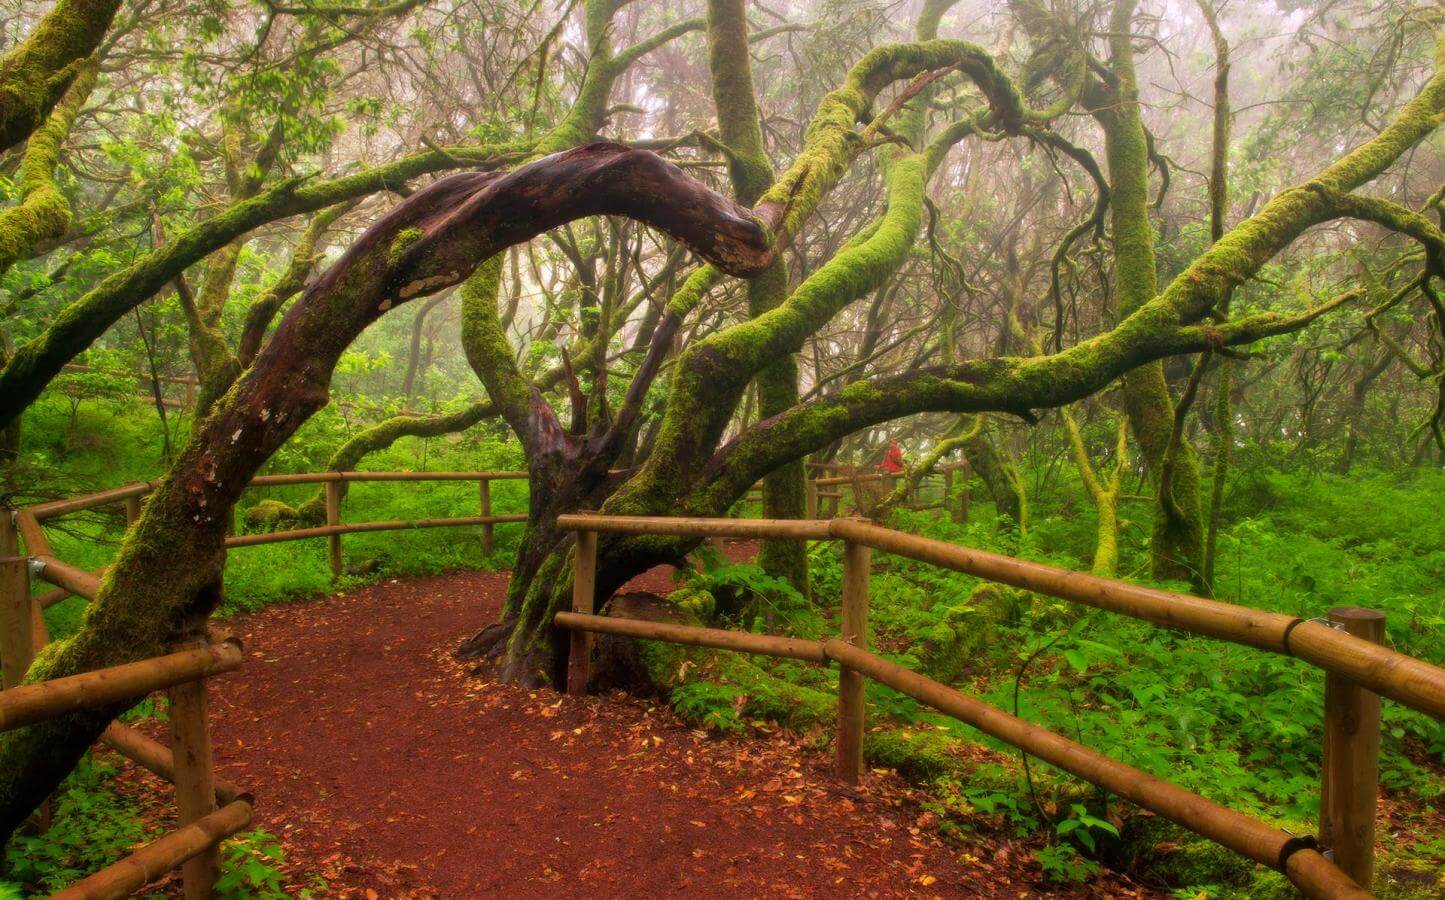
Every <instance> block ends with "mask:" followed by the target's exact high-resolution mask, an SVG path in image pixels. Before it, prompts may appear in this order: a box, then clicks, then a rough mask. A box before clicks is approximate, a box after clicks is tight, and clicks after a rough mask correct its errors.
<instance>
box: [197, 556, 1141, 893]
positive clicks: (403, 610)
mask: <svg viewBox="0 0 1445 900" xmlns="http://www.w3.org/2000/svg"><path fill="white" fill-rule="evenodd" d="M729 555H732V554H729ZM506 579H507V575H506V574H505V573H470V572H469V573H458V574H452V575H445V576H438V577H432V578H422V579H416V580H407V581H388V582H385V583H383V584H379V585H376V586H373V587H368V588H364V589H361V590H357V591H352V592H347V593H344V594H337V595H334V596H331V597H325V598H321V599H319V600H316V601H313V602H308V603H301V604H295V605H289V606H280V607H273V608H271V609H269V610H266V611H264V612H263V613H260V614H257V615H255V616H251V617H247V618H245V619H241V620H237V621H235V622H232V623H230V624H231V627H232V628H233V629H234V630H235V631H236V633H237V634H238V635H239V636H240V637H241V638H242V640H244V642H245V647H246V653H247V656H248V657H249V659H248V664H247V665H246V666H245V667H244V668H243V669H242V670H241V672H239V673H235V674H232V675H229V676H226V677H223V678H219V679H216V680H215V681H214V682H213V686H214V694H213V696H214V698H215V699H214V707H213V722H214V726H213V727H214V736H215V737H214V743H215V746H216V758H217V764H218V768H219V772H220V774H221V775H222V776H223V777H225V778H228V779H230V780H232V781H234V782H236V783H238V784H240V785H241V786H243V787H244V788H246V789H249V790H251V791H252V792H253V793H254V794H255V796H256V814H257V825H259V826H261V827H264V828H266V829H267V830H269V831H271V832H272V833H273V834H275V835H276V836H277V837H278V838H279V839H280V840H281V842H282V845H283V847H284V848H285V849H286V851H287V853H288V860H289V865H290V867H292V868H294V869H295V870H296V871H298V872H305V873H312V874H315V873H320V874H322V875H324V876H325V877H326V878H327V880H328V881H329V882H330V884H331V887H332V890H333V891H334V892H335V893H338V894H340V895H342V896H364V897H367V898H374V897H430V896H443V897H480V896H492V895H498V894H506V895H507V896H508V897H550V896H557V895H560V894H568V895H585V896H608V897H613V896H638V895H654V896H677V895H681V894H686V895H688V896H732V897H740V896H783V897H815V896H837V897H842V896H905V895H906V896H953V897H958V896H969V897H982V896H990V897H991V896H1020V895H1023V894H1029V893H1038V892H1039V891H1040V888H1039V887H1038V882H1039V876H1038V874H1037V870H1036V869H1033V868H1032V867H1031V866H1028V865H1026V864H1025V862H1024V860H1023V859H1022V856H1023V854H1022V853H1020V852H1019V851H1017V850H1016V849H1015V850H1013V852H1012V854H1011V853H1010V850H1009V848H1008V846H1007V845H1005V844H989V845H977V846H972V847H968V848H964V847H960V846H957V845H953V846H950V845H948V844H945V843H944V842H943V841H941V840H940V839H939V838H938V836H937V835H936V834H935V833H934V832H933V831H932V830H931V829H930V828H929V827H928V825H929V823H930V822H931V820H932V817H931V816H928V815H921V814H920V811H919V810H918V808H917V807H916V806H915V805H913V803H912V802H911V801H910V800H909V799H907V797H908V795H907V791H906V789H905V788H903V787H902V786H901V784H900V783H899V782H898V781H897V780H896V779H895V778H893V777H892V776H888V775H884V774H878V773H875V774H873V775H872V776H871V777H870V779H869V782H868V784H867V785H866V786H865V788H864V790H863V792H861V793H854V792H851V791H847V790H843V789H840V788H838V787H837V786H836V783H835V782H834V781H833V780H832V779H831V777H830V776H829V773H828V760H827V759H826V758H825V757H824V756H822V755H819V754H815V753H814V754H809V753H804V752H803V751H801V750H799V749H798V746H797V744H796V742H793V741H790V740H788V739H786V738H783V737H776V738H771V739H758V738H750V739H732V738H728V739H718V738H715V737H711V736H708V735H706V734H703V733H701V732H697V731H692V730H689V729H688V728H686V727H685V726H682V725H681V724H679V723H678V722H677V720H676V719H675V718H674V717H673V716H672V715H671V714H670V713H669V712H668V711H667V710H665V709H660V708H656V707H655V706H654V705H652V704H647V703H644V702H641V701H635V700H628V699H625V698H622V697H620V696H619V697H613V698H586V699H576V698H571V697H563V696H559V695H557V694H555V693H552V692H550V691H535V692H528V691H525V690H521V689H518V688H515V687H512V686H509V685H503V684H499V683H496V682H494V681H491V680H489V679H488V677H487V676H486V675H485V674H480V673H478V672H475V671H468V670H467V669H465V668H464V667H462V666H460V665H458V664H456V663H455V662H453V660H452V659H451V656H450V654H451V651H452V650H453V648H455V647H456V645H457V643H458V642H459V641H460V640H461V639H462V638H463V637H465V636H467V635H469V634H471V633H473V632H474V631H476V630H477V629H479V628H480V627H482V626H483V625H485V624H487V623H488V622H490V621H492V620H494V619H495V617H496V616H497V614H498V611H499V608H500V598H501V597H502V595H503V590H504V588H505V585H506ZM643 579H645V581H644V582H643V584H636V583H635V584H634V585H632V587H640V586H643V585H644V584H645V585H646V586H652V587H666V585H667V583H668V582H667V579H666V573H665V572H664V571H659V570H655V571H654V572H651V573H648V574H647V575H646V576H643ZM640 581H641V580H640ZM1130 893H1132V892H1130Z"/></svg>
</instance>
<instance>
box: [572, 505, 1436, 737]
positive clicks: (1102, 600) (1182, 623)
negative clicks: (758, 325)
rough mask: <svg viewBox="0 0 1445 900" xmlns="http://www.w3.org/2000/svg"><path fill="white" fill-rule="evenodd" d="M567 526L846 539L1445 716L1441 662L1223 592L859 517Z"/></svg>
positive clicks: (622, 519) (590, 521) (614, 519)
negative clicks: (1243, 652) (1294, 664)
mask: <svg viewBox="0 0 1445 900" xmlns="http://www.w3.org/2000/svg"><path fill="white" fill-rule="evenodd" d="M557 522H558V524H559V525H560V526H561V527H563V528H567V529H572V530H588V531H599V532H608V533H612V534H670V535H679V536H690V537H743V538H746V537H760V538H764V537H778V538H796V539H805V540H827V539H830V538H832V539H843V540H850V541H856V542H858V543H860V544H865V545H867V546H869V547H872V548H873V549H875V550H882V551H883V552H885V553H892V554H895V555H898V556H905V557H908V558H909V559H916V560H919V561H920V562H926V563H930V564H932V565H936V566H939V567H941V568H945V569H953V570H955V571H958V572H966V573H968V574H970V575H976V576H978V577H979V578H984V579H987V580H989V581H996V582H999V583H1001V584H1009V585H1013V586H1014V587H1019V588H1024V589H1025V590H1030V591H1035V592H1037V593H1040V594H1048V595H1049V596H1052V597H1058V598H1060V599H1062V600H1068V601H1070V602H1073V603H1080V604H1083V605H1085V606H1092V607H1094V608H1095V609H1103V610H1107V611H1109V612H1113V613H1118V614H1120V615H1125V616H1131V617H1133V618H1136V619H1143V620H1144V621H1146V622H1152V623H1154V624H1156V625H1162V626H1166V627H1170V628H1178V629H1180V630H1182V631H1187V632H1189V633H1191V634H1198V635H1202V636H1204V637H1211V638H1217V639H1219V640H1226V641H1231V642H1234V643H1237V644H1244V645H1245V646H1248V647H1254V648H1256V649H1260V650H1268V651H1271V652H1274V653H1282V654H1285V655H1287V656H1294V657H1297V658H1299V659H1302V660H1304V661H1305V662H1308V663H1311V664H1313V665H1315V666H1317V667H1319V668H1321V669H1323V670H1325V671H1326V672H1330V673H1332V674H1334V675H1339V676H1340V677H1343V678H1348V679H1350V680H1351V681H1354V682H1356V683H1358V684H1359V685H1361V686H1363V687H1366V688H1369V689H1370V690H1372V691H1374V692H1375V693H1377V694H1380V695H1382V696H1385V697H1389V698H1391V699H1392V700H1395V701H1396V702H1398V703H1401V704H1403V705H1405V706H1408V707H1410V708H1411V709H1417V710H1420V711H1421V712H1424V713H1427V714H1429V715H1431V716H1434V717H1435V718H1437V719H1441V720H1445V669H1441V668H1440V667H1439V666H1434V665H1431V664H1430V663H1428V662H1425V661H1424V660H1420V659H1415V658H1414V657H1411V656H1406V655H1405V654H1403V653H1397V652H1395V651H1394V650H1391V649H1389V648H1388V647H1384V646H1382V645H1379V644H1375V643H1371V642H1370V641H1366V640H1363V639H1361V638H1357V637H1354V636H1353V635H1350V634H1347V633H1345V632H1344V631H1341V630H1338V629H1336V628H1333V627H1331V626H1329V625H1328V624H1325V623H1323V622H1321V621H1315V620H1303V619H1300V618H1299V617H1297V616H1290V615H1286V614H1284V613H1276V612H1267V611H1264V610H1258V609H1251V608H1249V607H1247V606H1238V605H1236V604H1233V603H1225V602H1222V601H1219V600H1206V599H1204V598H1203V597H1194V596H1190V595H1188V594H1176V593H1173V592H1172V591H1163V590H1159V589H1158V588H1149V587H1143V586H1141V585H1137V584H1129V583H1127V582H1123V581H1112V580H1110V579H1107V578H1099V577H1098V576H1095V575H1087V574H1084V573H1082V572H1075V571H1073V570H1071V569H1061V568H1058V567H1056V566H1048V565H1044V564H1043V563H1036V562H1030V561H1029V560H1024V559H1015V558H1013V557H1010V556H1002V555H1000V554H997V553H989V552H987V551H983V550H975V549H972V548H970V547H964V546H960V545H958V544H950V543H946V542H944V541H937V540H933V539H931V538H924V537H919V536H918V535H914V534H907V533H905V532H901V531H894V530H893V529H891V528H884V527H882V526H881V525H874V524H872V523H870V522H866V521H864V520H861V519H827V520H815V519H722V518H713V519H709V518H682V517H679V518H671V517H667V516H601V515H564V516H558V518H557Z"/></svg>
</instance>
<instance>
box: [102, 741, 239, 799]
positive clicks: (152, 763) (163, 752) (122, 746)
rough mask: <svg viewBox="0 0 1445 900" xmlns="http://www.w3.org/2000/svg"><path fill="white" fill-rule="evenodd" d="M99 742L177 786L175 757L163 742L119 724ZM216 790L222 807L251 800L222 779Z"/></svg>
mask: <svg viewBox="0 0 1445 900" xmlns="http://www.w3.org/2000/svg"><path fill="white" fill-rule="evenodd" d="M100 739H101V741H102V742H103V743H104V744H105V745H106V746H107V747H109V748H110V749H112V750H114V751H115V752H116V753H119V754H120V755H121V756H124V757H125V758H126V759H128V760H130V761H131V762H133V763H135V764H136V765H138V766H140V767H141V768H142V769H145V770H147V771H148V772H150V773H151V774H153V775H155V776H156V777H158V778H160V779H162V780H164V781H168V782H170V783H171V784H175V783H176V758H175V754H174V753H172V752H171V749H170V748H169V747H167V746H165V745H164V744H162V743H161V742H160V741H157V740H153V739H152V738H150V737H148V736H146V735H144V734H142V733H141V732H139V731H137V730H136V729H134V728H132V727H130V726H129V725H122V724H121V723H120V722H111V723H110V725H109V726H108V727H107V728H106V729H105V731H104V732H103V733H102V734H101V736H100ZM215 789H216V799H217V800H219V801H221V802H222V803H230V802H231V801H232V800H235V799H236V798H238V797H248V796H249V795H248V794H246V793H245V792H244V791H242V790H241V789H240V788H239V787H237V786H236V785H234V784H232V783H230V782H229V781H222V780H221V779H219V778H218V779H216V780H215Z"/></svg>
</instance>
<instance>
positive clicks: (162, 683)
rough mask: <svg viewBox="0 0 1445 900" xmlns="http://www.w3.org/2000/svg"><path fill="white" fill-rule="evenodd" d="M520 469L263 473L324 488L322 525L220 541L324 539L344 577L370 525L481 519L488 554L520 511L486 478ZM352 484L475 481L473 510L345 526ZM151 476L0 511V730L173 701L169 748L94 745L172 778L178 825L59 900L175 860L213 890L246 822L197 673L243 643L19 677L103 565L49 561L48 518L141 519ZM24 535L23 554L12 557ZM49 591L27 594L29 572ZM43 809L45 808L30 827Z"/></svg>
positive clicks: (142, 875)
mask: <svg viewBox="0 0 1445 900" xmlns="http://www.w3.org/2000/svg"><path fill="white" fill-rule="evenodd" d="M526 477H527V475H526V473H525V472H512V471H505V472H320V473H311V474H300V475H262V476H259V477H257V478H255V479H253V480H252V481H251V484H250V486H251V487H267V486H275V485H291V484H324V485H325V486H326V525H324V526H319V527H315V528H298V529H293V530H289V531H277V532H270V533H265V534H245V535H235V536H232V537H229V538H227V539H226V547H227V548H228V549H229V548H232V547H248V546H253V545H256V544H267V543H274V542H277V541H295V540H305V539H308V538H321V537H324V538H326V539H327V541H328V544H329V551H330V552H329V554H328V555H329V559H330V564H331V571H332V573H333V574H335V575H339V574H341V568H342V552H341V551H342V548H341V536H342V535H344V534H353V533H359V532H367V531H394V530H400V529H408V528H445V527H461V526H467V527H472V526H479V527H480V529H481V542H482V551H483V553H485V554H488V555H490V554H491V552H492V550H493V537H494V535H493V528H494V526H496V525H499V524H504V523H508V522H522V521H525V520H526V518H527V517H526V516H525V515H494V514H493V513H492V496H491V482H493V481H501V480H515V479H525V478H526ZM358 481H475V482H477V484H478V496H477V499H478V505H479V507H480V510H479V511H480V513H481V515H477V516H461V517H455V518H447V519H420V520H413V521H396V522H359V523H350V524H343V523H342V522H341V515H340V514H341V485H342V484H345V483H352V482H358ZM154 489H155V484H154V483H153V482H138V483H136V484H128V485H125V486H123V487H118V488H112V489H111V490H106V491H100V492H97V493H94V494H87V495H85V496H82V497H73V498H68V499H65V500H56V501H53V502H50V503H41V504H37V505H35V506H30V507H27V508H25V509H19V510H0V731H8V730H10V729H12V728H21V727H23V726H26V725H32V724H35V723H37V722H43V721H46V720H48V719H53V718H55V717H57V716H61V715H65V714H66V713H71V712H76V711H79V710H82V709H94V708H99V707H105V706H111V705H118V704H126V705H129V704H132V703H135V702H137V701H139V700H140V699H142V698H143V697H146V696H148V695H149V694H152V693H155V692H156V691H160V690H166V691H167V693H168V695H169V699H170V728H171V746H170V747H169V748H167V747H165V746H162V745H161V744H160V743H158V742H156V741H154V740H152V739H151V738H149V737H147V736H146V735H144V734H142V733H141V732H139V731H137V730H135V729H134V728H131V727H129V726H126V725H123V724H121V723H119V722H116V723H112V724H111V725H110V727H109V728H107V729H106V731H105V733H104V734H103V735H102V736H101V741H102V742H103V743H105V744H106V745H108V746H109V747H111V748H112V749H114V750H115V751H116V752H118V753H120V754H121V755H122V756H124V757H125V758H127V759H129V760H130V761H131V762H134V763H136V764H137V765H139V766H141V767H142V768H145V769H148V770H150V771H151V772H154V773H155V774H156V775H158V776H160V777H161V778H162V779H164V780H166V781H169V782H171V783H172V784H174V785H175V786H176V804H177V808H178V822H179V824H180V827H179V828H178V829H177V830H175V831H173V832H171V833H169V834H167V835H165V836H163V837H161V838H159V839H157V840H156V841H154V842H152V843H150V844H148V845H146V846H145V847H143V848H141V849H140V850H137V851H136V852H135V853H133V854H131V855H130V856H128V857H126V858H125V859H123V860H121V861H120V862H118V863H116V864H114V865H112V866H108V867H107V868H105V869H102V870H101V871H99V872H96V873H95V874H94V875H91V876H90V877H88V878H85V879H83V880H81V881H79V882H77V883H76V884H74V885H71V886H70V887H68V888H66V889H65V890H63V891H60V892H59V893H57V894H56V895H55V896H56V897H64V898H67V900H81V898H85V900H93V898H112V897H124V896H127V895H129V894H132V893H134V892H136V891H138V890H140V889H142V888H143V887H145V886H146V885H148V884H151V883H153V882H155V881H157V880H159V879H160V878H162V877H163V876H164V875H165V874H166V873H167V872H169V871H171V870H173V869H176V868H181V870H182V879H183V882H184V889H185V895H186V897H187V900H196V898H203V897H209V896H210V894H211V887H212V885H213V883H214V881H215V877H216V860H217V854H218V852H219V846H220V844H221V842H222V841H224V840H225V839H226V838H227V837H230V836H231V835H233V834H235V833H236V832H238V831H240V830H241V829H243V828H245V827H246V826H247V825H248V824H249V823H250V821H251V803H252V798H251V796H250V795H249V794H246V793H243V792H242V791H240V790H239V789H238V788H236V787H235V786H234V785H229V784H225V783H223V782H219V781H217V780H216V779H215V777H214V775H213V774H212V767H211V744H210V727H209V724H208V715H207V708H208V704H207V701H206V687H205V679H206V678H208V677H210V676H212V675H216V674H220V673H221V672H228V671H230V670H232V669H235V668H237V667H239V666H240V665H241V662H242V655H241V646H240V642H239V641H237V640H235V638H232V637H229V636H225V635H212V638H213V639H212V640H210V641H209V642H207V643H205V644H204V645H201V646H192V647H180V648H177V649H176V652H174V653H171V654H169V655H166V656H160V657H155V658H152V659H144V660H140V661H138V662H133V663H128V664H126V665H122V666H113V667H110V668H106V669H99V670H97V671H93V672H86V673H83V674H80V675H74V676H69V677H65V678H56V679H52V680H49V681H42V682H38V683H35V684H28V685H22V684H20V682H21V679H22V678H23V677H24V675H25V672H26V670H28V669H29V668H30V664H31V662H32V661H33V660H34V658H35V655H36V654H37V653H38V652H39V650H40V649H41V648H42V647H44V646H45V645H46V644H47V643H49V642H50V635H49V633H48V631H47V629H46V627H45V618H44V616H43V615H42V613H43V611H44V609H45V608H46V607H48V606H51V605H53V604H55V603H58V602H60V601H61V600H64V599H66V598H68V597H70V596H72V595H74V596H79V597H83V598H85V599H86V600H94V599H95V596H96V594H97V593H98V592H99V590H100V576H101V574H103V572H104V570H103V569H102V570H101V571H98V572H87V571H85V570H84V569H81V568H79V567H78V566H74V565H71V564H70V563H67V562H65V561H64V560H61V559H59V558H57V557H56V555H55V552H54V550H53V549H52V548H51V546H50V541H49V539H48V538H47V537H46V535H45V528H44V523H45V522H47V521H49V520H52V519H56V518H58V517H60V516H64V515H68V514H71V513H76V512H81V511H83V510H88V509H95V508H97V507H102V506H110V505H114V504H124V507H125V514H126V520H127V521H128V522H133V521H135V519H137V518H138V517H139V516H140V511H141V503H142V501H143V499H144V497H145V495H146V494H148V493H150V492H151V491H152V490H154ZM21 541H23V542H24V545H25V551H26V553H27V556H19V555H18V553H19V544H20V542H21ZM32 577H33V578H36V579H39V580H41V581H45V582H48V583H49V584H51V585H53V586H54V589H53V590H51V591H49V592H47V593H43V594H39V595H33V594H32V591H31V579H32ZM48 817H49V811H48V805H47V808H43V809H42V810H41V813H40V816H39V818H38V821H37V825H40V826H41V827H43V826H44V825H45V824H46V823H47V821H48Z"/></svg>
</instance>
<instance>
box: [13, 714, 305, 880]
mask: <svg viewBox="0 0 1445 900" xmlns="http://www.w3.org/2000/svg"><path fill="white" fill-rule="evenodd" d="M134 715H135V714H134V713H133V714H132V718H134ZM111 759H113V757H110V758H108V759H102V758H98V757H96V756H94V755H87V756H86V757H85V758H84V759H83V760H82V761H81V764H80V765H79V766H78V767H77V768H76V769H75V771H74V772H72V773H71V774H70V776H69V777H68V778H67V779H66V781H65V783H64V784H63V785H62V786H61V788H60V790H59V791H57V792H56V794H55V796H54V797H53V798H52V801H51V809H52V819H51V822H50V827H49V828H48V829H47V830H45V831H44V832H36V831H33V830H27V831H25V832H23V833H20V834H17V835H16V836H15V837H14V838H12V839H11V841H10V843H9V845H8V846H7V847H6V848H5V854H4V860H3V870H0V900H8V898H17V900H18V898H23V897H35V896H41V895H47V894H50V893H51V892H53V891H56V890H59V889H60V888H63V887H65V886H67V885H70V884H73V883H75V882H76V881H79V880H80V879H82V878H84V877H86V876H87V875H90V874H92V873H94V872H97V871H99V870H100V869H103V868H105V867H106V866H108V865H111V864H112V863H115V862H117V861H119V860H120V859H122V858H124V857H125V856H127V855H129V854H130V853H133V852H135V850H137V849H139V848H140V847H141V846H142V845H144V844H146V843H148V842H150V841H153V840H155V839H156V838H158V837H160V836H162V835H163V834H164V833H165V832H166V831H167V830H168V829H171V828H174V827H175V823H174V820H173V818H170V817H169V815H168V812H169V810H168V808H167V807H168V806H169V804H170V794H169V792H168V791H162V792H158V793H156V794H155V795H154V796H150V797H146V798H142V797H138V796H136V795H135V794H134V789H133V787H131V786H127V788H130V789H127V788H123V787H121V782H120V781H119V780H118V779H117V776H118V775H119V772H118V770H117V769H116V767H115V766H114V765H112V763H111V761H110V760H111ZM285 862H286V857H285V853H284V851H283V850H282V849H281V846H280V844H278V843H277V842H276V839H275V837H273V836H272V835H271V834H270V833H268V832H267V831H266V830H265V829H261V828H255V829H251V830H248V831H244V832H241V833H240V834H238V835H236V836H235V837H232V838H230V839H228V840H227V841H226V842H225V844H223V845H222V847H221V860H220V876H219V878H218V879H217V881H216V885H215V892H214V896H215V897H217V898H218V900H231V898H234V900H241V898H260V900H282V898H285V897H291V896H300V897H311V896H315V895H316V894H317V892H318V891H320V890H322V889H324V887H325V885H324V883H322V882H321V881H320V880H319V879H313V880H312V881H313V883H312V884H310V885H307V886H305V887H302V888H300V889H299V893H297V892H296V891H295V890H293V891H292V893H287V892H286V890H285V887H286V885H287V882H288V877H287V874H286V873H285V872H283V870H282V868H281V867H282V866H283V865H284V864H285ZM175 894H176V891H175V890H173V889H166V888H162V889H161V890H156V891H148V892H143V893H142V894H140V895H139V896H144V897H168V896H174V895H175Z"/></svg>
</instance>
